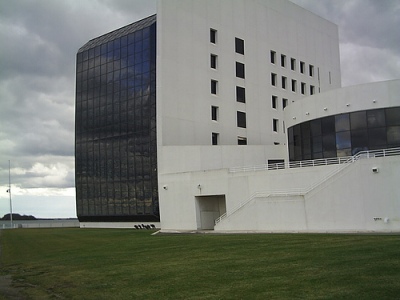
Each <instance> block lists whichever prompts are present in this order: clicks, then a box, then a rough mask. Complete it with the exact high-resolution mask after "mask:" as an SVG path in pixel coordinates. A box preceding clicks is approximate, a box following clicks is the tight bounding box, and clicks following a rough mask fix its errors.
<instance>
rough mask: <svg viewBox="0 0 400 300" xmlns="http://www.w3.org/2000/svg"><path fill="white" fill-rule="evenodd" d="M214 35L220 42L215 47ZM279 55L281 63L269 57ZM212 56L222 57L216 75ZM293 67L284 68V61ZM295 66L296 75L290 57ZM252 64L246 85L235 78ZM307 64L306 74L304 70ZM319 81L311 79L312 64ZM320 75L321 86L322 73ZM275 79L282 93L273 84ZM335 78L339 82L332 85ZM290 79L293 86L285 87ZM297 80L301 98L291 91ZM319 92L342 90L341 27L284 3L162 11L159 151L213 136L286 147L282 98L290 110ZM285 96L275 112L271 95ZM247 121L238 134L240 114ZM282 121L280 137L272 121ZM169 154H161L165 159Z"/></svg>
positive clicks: (206, 0)
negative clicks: (241, 96) (241, 44)
mask: <svg viewBox="0 0 400 300" xmlns="http://www.w3.org/2000/svg"><path fill="white" fill-rule="evenodd" d="M210 28H213V29H216V30H217V31H218V32H217V43H216V44H212V43H210V38H209V34H210ZM235 37H238V38H241V39H243V40H244V41H245V54H244V55H240V54H237V53H235ZM271 50H274V51H276V53H277V62H276V64H271V62H270V51H271ZM210 54H216V55H218V67H217V70H214V69H211V68H210ZM281 54H284V55H286V57H287V66H286V67H281V66H280V55H281ZM291 57H293V58H295V59H296V63H297V65H296V71H292V70H291V69H290V58H291ZM236 61H238V62H241V63H244V64H245V68H246V79H240V78H237V77H236V76H235V62H236ZM300 61H304V62H305V64H306V72H305V74H301V73H300V72H299V63H300ZM309 64H312V65H313V66H314V73H315V74H314V76H313V77H311V76H309V75H308V65H309ZM318 68H319V70H320V80H318V76H317V71H318ZM271 72H274V73H276V74H277V75H278V86H277V87H272V86H271V84H270V77H271ZM329 72H330V73H331V78H332V82H331V83H329ZM281 76H286V77H287V80H288V87H287V88H286V89H283V88H282V87H281ZM292 78H293V79H296V80H297V83H298V85H299V87H298V92H297V93H293V92H292V91H291V89H290V80H291V79H292ZM211 79H214V80H218V82H219V84H218V95H211V93H210V81H211ZM301 82H304V83H306V84H307V94H308V93H309V85H310V84H313V85H314V86H315V87H316V90H317V91H318V86H319V87H320V88H321V91H326V90H329V89H332V88H337V87H340V62H339V46H338V30H337V26H336V25H334V24H332V23H330V22H328V21H326V20H324V19H322V18H320V17H318V16H316V15H314V14H312V13H310V12H308V11H306V10H304V9H302V8H300V7H298V6H296V5H295V4H293V3H291V2H289V1H282V0H271V1H261V0H236V1H216V0H202V1H195V0H168V1H165V0H159V1H158V7H157V116H158V117H157V132H158V143H159V145H160V146H173V145H210V144H211V133H212V132H217V133H219V134H220V144H221V145H237V137H238V136H243V137H246V138H247V140H248V144H249V145H273V144H274V142H278V143H281V144H283V143H285V141H286V139H285V134H284V130H283V128H284V126H283V108H282V97H285V98H287V99H288V101H289V103H291V102H292V101H295V100H297V99H299V98H301V97H303V95H301V94H300V92H299V89H300V83H301ZM236 85H240V86H243V87H245V88H246V104H243V103H238V102H236V98H235V86H236ZM272 95H276V96H278V97H279V98H278V107H277V109H272V107H271V96H272ZM212 105H214V106H218V107H219V120H218V121H212V120H211V106H212ZM237 111H244V112H246V115H247V128H246V129H243V128H237V126H236V112H237ZM273 118H275V119H278V120H279V126H278V127H279V129H278V133H276V132H273V130H272V119H273ZM161 151H162V149H160V152H161Z"/></svg>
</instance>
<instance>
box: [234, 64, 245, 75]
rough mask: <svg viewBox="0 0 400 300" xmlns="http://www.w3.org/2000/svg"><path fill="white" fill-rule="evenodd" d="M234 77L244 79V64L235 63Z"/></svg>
mask: <svg viewBox="0 0 400 300" xmlns="http://www.w3.org/2000/svg"><path fill="white" fill-rule="evenodd" d="M236 77H239V78H243V79H244V64H242V63H240V62H236Z"/></svg>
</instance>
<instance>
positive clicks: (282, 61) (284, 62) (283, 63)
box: [281, 54, 286, 68]
mask: <svg viewBox="0 0 400 300" xmlns="http://www.w3.org/2000/svg"><path fill="white" fill-rule="evenodd" d="M281 67H284V68H286V55H284V54H281Z"/></svg>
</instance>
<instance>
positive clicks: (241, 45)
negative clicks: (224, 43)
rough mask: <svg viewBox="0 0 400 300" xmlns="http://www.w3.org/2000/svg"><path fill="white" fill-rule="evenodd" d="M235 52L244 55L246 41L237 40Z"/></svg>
mask: <svg viewBox="0 0 400 300" xmlns="http://www.w3.org/2000/svg"><path fill="white" fill-rule="evenodd" d="M235 51H236V53H239V54H244V40H242V39H239V38H235Z"/></svg>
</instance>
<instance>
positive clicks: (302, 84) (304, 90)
mask: <svg viewBox="0 0 400 300" xmlns="http://www.w3.org/2000/svg"><path fill="white" fill-rule="evenodd" d="M301 94H302V95H305V94H306V84H305V83H304V82H302V83H301Z"/></svg>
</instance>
